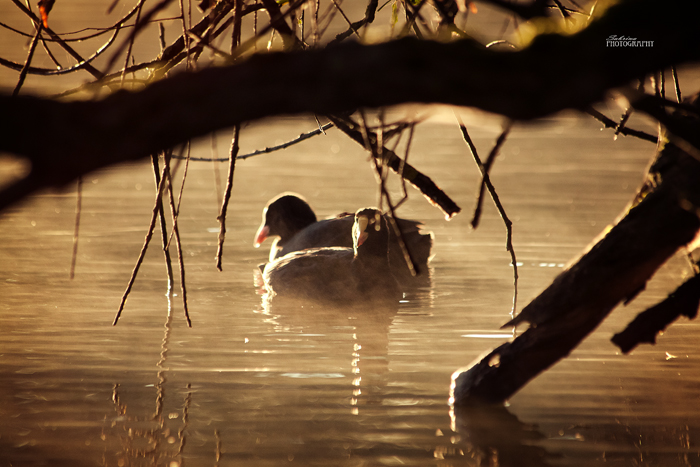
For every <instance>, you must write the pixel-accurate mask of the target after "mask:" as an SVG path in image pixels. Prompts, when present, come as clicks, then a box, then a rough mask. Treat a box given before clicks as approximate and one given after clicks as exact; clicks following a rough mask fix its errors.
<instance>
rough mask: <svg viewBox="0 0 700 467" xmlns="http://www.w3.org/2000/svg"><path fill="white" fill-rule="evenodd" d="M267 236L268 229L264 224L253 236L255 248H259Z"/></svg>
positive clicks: (268, 233)
mask: <svg viewBox="0 0 700 467" xmlns="http://www.w3.org/2000/svg"><path fill="white" fill-rule="evenodd" d="M268 235H270V227H268V226H266V225H265V224H263V225H261V226H260V228H259V229H258V231H257V233H256V234H255V243H254V245H255V248H260V245H261V244H262V242H264V241H265V239H266V238H267V237H268Z"/></svg>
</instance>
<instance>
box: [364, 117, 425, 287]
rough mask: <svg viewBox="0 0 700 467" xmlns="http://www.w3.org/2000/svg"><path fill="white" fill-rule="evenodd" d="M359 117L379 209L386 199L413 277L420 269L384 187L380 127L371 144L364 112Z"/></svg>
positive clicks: (384, 178)
mask: <svg viewBox="0 0 700 467" xmlns="http://www.w3.org/2000/svg"><path fill="white" fill-rule="evenodd" d="M360 117H361V125H360V131H361V132H362V137H363V139H364V142H365V149H367V151H369V152H370V154H371V155H372V157H370V159H371V160H372V167H373V168H374V171H375V173H376V175H377V180H378V182H379V193H380V206H379V209H380V210H381V199H382V198H384V199H386V204H387V206H388V208H389V214H390V216H389V222H390V223H391V227H392V229H393V230H394V233H395V234H396V237H397V238H398V240H399V247H401V253H402V254H403V257H404V259H405V260H406V266H407V267H408V270H409V272H410V273H411V276H413V277H415V276H416V275H417V274H419V273H420V270H419V269H418V264H417V263H416V261H415V260H414V259H413V256H412V255H411V251H410V250H409V248H408V245H407V244H406V239H405V238H404V234H403V232H402V231H401V227H399V223H398V222H396V211H395V208H394V205H393V203H392V202H391V197H390V195H389V191H388V190H387V189H386V176H387V175H388V174H389V170H388V168H387V167H386V161H385V159H384V156H383V154H382V152H381V151H382V150H383V149H385V148H384V147H383V146H382V145H381V128H380V131H379V133H378V137H377V138H375V143H376V144H372V141H371V140H370V137H369V130H368V129H367V121H366V119H365V115H364V112H362V111H360Z"/></svg>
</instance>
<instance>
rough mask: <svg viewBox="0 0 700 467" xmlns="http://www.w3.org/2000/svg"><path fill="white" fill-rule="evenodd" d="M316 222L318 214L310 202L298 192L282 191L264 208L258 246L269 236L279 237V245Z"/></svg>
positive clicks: (256, 236)
mask: <svg viewBox="0 0 700 467" xmlns="http://www.w3.org/2000/svg"><path fill="white" fill-rule="evenodd" d="M314 222H316V214H314V211H313V209H311V206H309V203H307V202H306V200H304V198H302V197H301V196H300V195H297V194H296V193H289V192H287V193H282V194H279V195H277V196H276V197H274V198H272V199H271V200H270V201H268V203H267V206H265V208H264V209H263V213H262V223H261V224H260V228H258V231H257V233H256V234H255V247H256V248H258V247H259V246H260V244H261V243H262V242H264V241H265V239H266V238H268V237H274V236H277V237H279V242H278V245H283V244H284V242H286V241H287V240H289V239H290V238H292V237H293V236H294V235H295V234H296V233H297V232H299V231H300V230H302V229H304V228H305V227H308V226H309V225H311V224H313V223H314Z"/></svg>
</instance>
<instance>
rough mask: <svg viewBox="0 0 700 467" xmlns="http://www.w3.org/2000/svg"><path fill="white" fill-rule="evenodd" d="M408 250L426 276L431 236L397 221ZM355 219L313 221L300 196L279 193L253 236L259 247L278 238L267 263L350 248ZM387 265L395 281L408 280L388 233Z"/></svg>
mask: <svg viewBox="0 0 700 467" xmlns="http://www.w3.org/2000/svg"><path fill="white" fill-rule="evenodd" d="M396 221H397V222H398V225H399V227H400V228H401V232H402V233H403V236H404V239H405V241H406V244H407V247H408V249H409V251H410V252H411V255H412V257H413V260H414V262H415V263H416V265H417V266H418V270H419V271H420V272H421V275H424V276H427V269H428V268H427V264H428V260H429V259H430V249H431V246H432V243H433V237H432V234H430V233H428V234H426V233H422V232H421V230H420V229H421V227H422V224H421V223H420V222H416V221H412V220H406V219H396ZM353 222H354V217H353V216H352V215H351V214H347V213H343V214H340V215H338V216H337V217H335V218H331V219H325V220H321V221H317V220H316V214H314V211H313V210H312V209H311V207H310V206H309V204H308V203H307V202H306V201H304V199H303V198H301V197H300V196H299V195H296V194H293V193H282V194H280V195H278V196H276V197H275V198H273V199H271V200H270V201H269V202H268V204H267V206H266V207H265V209H263V221H262V224H261V225H260V228H259V229H258V232H257V234H256V235H255V246H256V247H259V246H260V244H261V243H262V242H264V241H265V239H266V238H268V237H277V238H276V239H275V241H274V243H273V244H272V247H271V248H270V261H273V260H275V259H276V258H280V257H282V256H284V255H286V254H288V253H291V252H294V251H301V250H305V249H309V248H324V247H333V246H338V247H346V248H352V247H353V239H352V225H353ZM389 232H390V233H389V263H390V265H391V270H392V273H393V274H394V276H395V277H396V279H397V280H399V281H400V282H403V281H405V280H409V279H411V274H410V272H409V270H408V267H407V265H406V261H405V259H404V256H403V252H402V251H401V247H400V245H399V242H398V237H397V236H396V234H395V233H394V232H393V229H389Z"/></svg>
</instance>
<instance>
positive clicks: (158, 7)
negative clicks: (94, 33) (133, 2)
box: [105, 0, 173, 71]
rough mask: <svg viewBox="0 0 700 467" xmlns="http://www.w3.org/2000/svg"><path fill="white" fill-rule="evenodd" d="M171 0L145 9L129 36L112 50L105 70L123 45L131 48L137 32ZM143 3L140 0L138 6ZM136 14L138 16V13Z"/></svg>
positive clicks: (143, 1) (164, 0)
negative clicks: (147, 9) (112, 52)
mask: <svg viewBox="0 0 700 467" xmlns="http://www.w3.org/2000/svg"><path fill="white" fill-rule="evenodd" d="M172 1H173V0H161V1H160V2H159V3H158V4H156V5H155V6H154V7H153V8H151V9H150V10H149V11H147V12H146V14H145V15H143V18H142V19H139V20H137V21H136V23H135V24H134V27H133V29H132V30H131V33H130V34H129V37H128V38H127V40H126V41H124V42H123V43H122V44H121V45H120V46H118V47H117V50H115V51H114V54H113V55H112V57H111V58H110V59H109V61H108V62H107V65H106V67H105V70H106V71H109V70H110V69H111V68H112V66H113V65H114V63H115V62H116V61H117V59H118V58H119V55H120V54H121V53H122V51H123V50H124V47H129V49H131V47H130V44H132V43H133V41H134V40H135V39H136V36H137V35H138V33H140V32H141V30H142V29H143V28H144V27H146V26H147V25H148V24H150V22H151V18H153V17H154V16H155V15H156V14H157V13H158V12H160V11H161V10H163V9H165V8H166V7H167V6H168V5H169V4H170V2H172ZM144 3H145V0H141V1H140V2H139V4H140V6H142V5H143V4H144ZM138 14H139V16H140V13H138ZM127 65H128V63H127Z"/></svg>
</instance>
